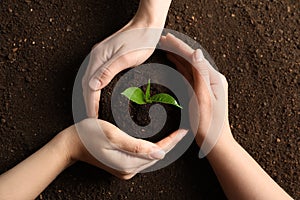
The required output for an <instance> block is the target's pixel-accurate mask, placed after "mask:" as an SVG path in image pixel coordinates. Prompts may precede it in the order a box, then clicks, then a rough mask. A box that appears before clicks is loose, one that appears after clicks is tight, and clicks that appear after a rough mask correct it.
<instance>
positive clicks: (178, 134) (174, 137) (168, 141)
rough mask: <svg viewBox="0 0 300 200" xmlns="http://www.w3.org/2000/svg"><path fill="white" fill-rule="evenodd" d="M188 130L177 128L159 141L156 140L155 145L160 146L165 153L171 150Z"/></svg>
mask: <svg viewBox="0 0 300 200" xmlns="http://www.w3.org/2000/svg"><path fill="white" fill-rule="evenodd" d="M187 132H188V130H185V129H179V130H177V131H175V132H173V133H172V134H170V135H169V136H167V137H166V138H164V139H162V140H161V141H159V142H157V143H156V145H157V146H159V147H160V148H162V149H163V150H164V151H165V152H166V153H168V152H169V151H171V150H172V149H173V148H174V147H175V146H176V144H177V143H178V142H180V141H181V140H182V138H183V137H184V136H185V135H186V134H187Z"/></svg>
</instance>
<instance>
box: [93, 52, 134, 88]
mask: <svg viewBox="0 0 300 200" xmlns="http://www.w3.org/2000/svg"><path fill="white" fill-rule="evenodd" d="M128 57H130V53H129V54H126V55H123V56H120V57H118V58H117V59H112V60H110V61H108V62H107V63H105V64H104V65H102V66H101V67H100V68H99V69H98V70H97V71H96V72H95V73H94V75H93V76H92V78H91V79H90V81H89V86H90V88H91V89H92V90H94V91H97V90H101V89H102V88H104V87H105V86H107V85H108V83H109V82H110V81H111V80H112V79H113V78H114V76H115V75H117V74H118V73H119V72H120V71H122V70H124V69H126V68H128V67H130V63H129V62H130V61H129V59H128Z"/></svg>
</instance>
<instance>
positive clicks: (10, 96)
mask: <svg viewBox="0 0 300 200" xmlns="http://www.w3.org/2000/svg"><path fill="white" fill-rule="evenodd" d="M137 7H138V0H135V1H127V0H112V1H102V0H101V1H95V0H86V1H74V0H55V1H54V0H49V1H42V0H21V1H15V0H13V1H11V0H10V1H8V0H2V1H1V4H0V21H1V23H0V104H1V106H0V136H1V137H0V159H1V162H0V173H3V172H4V171H6V170H7V169H9V168H11V167H12V166H14V165H15V164H16V163H18V162H20V161H21V160H23V159H24V158H26V157H27V156H29V155H30V154H32V153H33V152H34V151H36V150H37V149H38V148H40V147H41V146H43V145H44V144H45V143H46V142H47V141H49V140H50V139H51V138H53V137H54V135H56V134H57V133H58V132H59V131H61V130H62V129H64V128H65V127H67V126H69V125H71V124H72V123H73V119H72V100H71V97H72V88H73V83H74V80H75V77H76V74H77V71H78V69H79V67H80V65H81V63H82V61H83V60H84V58H85V56H86V55H87V54H88V53H89V51H90V50H91V48H92V47H93V45H94V44H95V43H97V42H99V41H101V40H103V39H104V38H106V37H107V36H109V35H111V34H112V33H114V32H115V31H117V30H118V29H120V28H121V27H122V26H124V25H125V24H126V23H127V22H128V21H129V20H130V19H131V18H132V16H133V15H134V13H135V11H136V9H137ZM299 12H300V2H299V1H284V2H282V1H258V0H253V1H243V0H242V1H241V0H228V1H217V0H211V1H202V0H201V1H199V0H189V1H187V0H180V1H179V0H174V1H173V3H172V6H171V8H170V12H169V15H168V19H167V23H166V27H167V28H170V29H174V30H176V31H179V32H182V33H185V34H187V35H189V36H190V37H192V38H194V39H195V40H197V41H199V42H200V44H201V45H202V46H203V47H204V48H205V49H206V50H207V51H208V52H209V53H210V55H211V56H212V57H213V58H214V60H215V62H216V64H217V66H218V67H219V69H220V71H221V72H222V73H223V74H225V76H226V77H227V79H228V82H229V112H230V113H229V116H230V123H231V128H232V131H233V134H234V137H235V138H236V139H237V141H238V142H239V143H240V144H241V145H242V146H243V147H244V148H245V149H246V150H247V151H248V152H249V153H250V154H251V155H252V156H253V157H254V159H255V160H257V161H258V162H259V164H260V165H261V166H262V167H263V168H264V169H265V170H266V171H267V172H268V173H269V174H270V175H271V176H272V178H274V180H275V181H276V182H277V183H279V185H280V186H282V187H283V188H284V189H285V190H286V191H287V192H288V193H289V194H290V195H292V196H293V197H294V198H295V199H298V198H300V178H299V177H300V164H299V163H300V154H299V146H300V135H299V132H300V130H299V102H300V99H299V97H300V95H299V88H300V81H299V76H300V73H299V69H300V66H299V63H300V60H299V58H300V42H299V41H300V40H299V37H300V34H299V26H300V19H299V16H300V13H299ZM153 92H154V91H153ZM102 96H103V99H101V100H102V102H103V104H105V103H106V102H105V101H109V100H108V99H109V97H110V96H111V93H109V87H108V88H107V89H106V90H105V91H103V93H102ZM105 99H106V100H105ZM107 103H108V102H107ZM103 104H102V105H101V106H102V108H103V113H102V116H103V118H107V120H110V119H109V118H110V117H109V116H110V114H108V113H109V111H107V113H105V112H106V111H105V108H104V106H105V105H107V104H105V105H103ZM135 109H138V108H134V107H132V112H135V111H134V110H135ZM144 117H145V116H141V118H144ZM145 119H146V118H145ZM136 120H137V121H140V119H136ZM141 121H143V120H142V119H141ZM173 128H174V129H175V128H176V127H171V128H170V130H171V129H173ZM198 150H199V148H198V147H197V146H196V145H195V144H193V145H192V146H191V147H190V148H189V149H188V151H187V152H186V153H185V154H184V155H183V156H182V157H181V158H180V159H178V160H177V161H176V162H175V163H173V164H172V165H170V166H168V167H166V168H164V169H161V170H159V171H155V172H151V173H146V174H138V175H137V176H135V177H134V178H133V179H131V180H129V181H121V180H119V179H117V178H115V177H113V176H111V175H110V174H108V173H106V172H104V171H102V170H100V169H97V168H95V167H92V166H89V165H87V164H84V163H78V164H76V165H74V166H72V167H71V168H69V169H67V170H66V171H65V172H63V173H62V174H61V175H60V176H59V177H58V178H57V179H56V180H55V181H54V182H53V183H52V184H51V185H50V186H49V187H48V188H47V189H46V190H45V191H44V192H43V193H42V194H41V195H40V196H39V197H38V198H37V199H226V197H225V196H224V194H223V192H222V189H221V187H220V185H219V183H218V181H217V179H216V177H215V175H214V173H213V171H212V169H211V167H210V165H209V163H208V162H207V160H206V159H202V160H199V159H198V158H197V153H198Z"/></svg>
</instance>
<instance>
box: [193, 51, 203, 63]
mask: <svg viewBox="0 0 300 200" xmlns="http://www.w3.org/2000/svg"><path fill="white" fill-rule="evenodd" d="M194 59H195V61H196V62H201V61H203V60H204V55H203V53H202V51H201V50H200V49H196V50H195V51H194Z"/></svg>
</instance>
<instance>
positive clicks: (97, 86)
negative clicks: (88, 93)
mask: <svg viewBox="0 0 300 200" xmlns="http://www.w3.org/2000/svg"><path fill="white" fill-rule="evenodd" d="M89 86H90V88H91V89H92V90H100V87H101V83H100V81H99V80H98V79H97V78H93V79H92V80H90V82H89Z"/></svg>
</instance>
